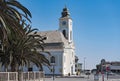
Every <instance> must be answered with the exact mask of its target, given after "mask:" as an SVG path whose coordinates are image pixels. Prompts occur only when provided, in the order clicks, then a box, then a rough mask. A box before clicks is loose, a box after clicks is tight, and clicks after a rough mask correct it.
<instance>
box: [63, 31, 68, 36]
mask: <svg viewBox="0 0 120 81" xmlns="http://www.w3.org/2000/svg"><path fill="white" fill-rule="evenodd" d="M63 35H64V37H65V38H67V37H66V30H63Z"/></svg>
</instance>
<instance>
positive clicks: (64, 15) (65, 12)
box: [61, 6, 70, 17]
mask: <svg viewBox="0 0 120 81" xmlns="http://www.w3.org/2000/svg"><path fill="white" fill-rule="evenodd" d="M61 15H62V17H69V16H70V13H69V10H68V8H67V7H66V6H65V7H64V8H63V11H62V13H61Z"/></svg>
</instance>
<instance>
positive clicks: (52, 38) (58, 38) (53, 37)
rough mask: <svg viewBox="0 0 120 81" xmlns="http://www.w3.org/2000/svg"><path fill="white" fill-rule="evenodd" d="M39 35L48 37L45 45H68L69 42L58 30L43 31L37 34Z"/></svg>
mask: <svg viewBox="0 0 120 81" xmlns="http://www.w3.org/2000/svg"><path fill="white" fill-rule="evenodd" d="M37 34H39V35H41V36H45V37H47V39H46V40H45V41H44V42H45V43H67V40H66V39H65V37H64V36H63V34H62V33H61V32H60V31H58V30H56V31H42V32H37Z"/></svg>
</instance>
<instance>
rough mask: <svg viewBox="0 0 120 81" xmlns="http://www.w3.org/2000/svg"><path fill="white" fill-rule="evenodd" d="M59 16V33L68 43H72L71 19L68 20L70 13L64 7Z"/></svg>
mask: <svg viewBox="0 0 120 81" xmlns="http://www.w3.org/2000/svg"><path fill="white" fill-rule="evenodd" d="M61 15H62V16H61V17H60V19H59V31H61V32H62V33H63V35H64V37H65V38H66V39H67V40H68V42H72V39H73V36H72V19H71V18H70V13H69V11H68V9H67V8H66V7H65V8H63V11H62V13H61Z"/></svg>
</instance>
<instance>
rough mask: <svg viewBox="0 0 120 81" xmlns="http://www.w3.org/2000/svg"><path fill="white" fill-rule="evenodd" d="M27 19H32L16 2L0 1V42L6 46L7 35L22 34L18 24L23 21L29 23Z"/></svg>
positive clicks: (13, 0)
mask: <svg viewBox="0 0 120 81" xmlns="http://www.w3.org/2000/svg"><path fill="white" fill-rule="evenodd" d="M29 17H32V16H31V13H30V12H29V10H28V9H27V8H25V7H24V6H23V5H21V4H20V3H19V2H18V1H17V0H0V40H1V41H2V43H3V45H7V42H8V39H7V38H8V37H7V36H8V34H9V33H11V32H13V31H14V32H16V33H18V34H19V35H21V34H22V35H23V34H24V33H23V32H21V31H23V30H22V29H21V27H20V23H21V21H22V20H23V19H26V20H28V21H30V19H29ZM19 30H20V31H19Z"/></svg>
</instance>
